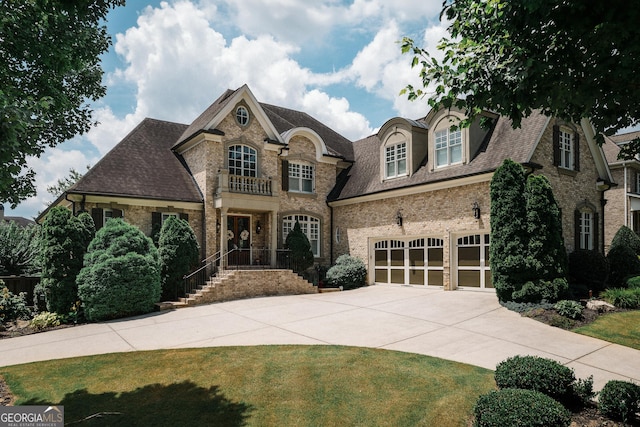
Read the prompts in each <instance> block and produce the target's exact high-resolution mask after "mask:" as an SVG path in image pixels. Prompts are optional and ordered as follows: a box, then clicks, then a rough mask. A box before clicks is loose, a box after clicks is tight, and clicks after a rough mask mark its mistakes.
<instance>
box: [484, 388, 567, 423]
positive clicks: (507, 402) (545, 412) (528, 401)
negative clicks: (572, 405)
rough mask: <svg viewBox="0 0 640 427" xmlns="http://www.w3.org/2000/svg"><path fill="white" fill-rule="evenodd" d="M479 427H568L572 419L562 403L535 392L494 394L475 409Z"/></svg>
mask: <svg viewBox="0 0 640 427" xmlns="http://www.w3.org/2000/svg"><path fill="white" fill-rule="evenodd" d="M473 412H474V415H475V423H474V425H475V426H476V427H504V426H520V427H537V426H539V427H566V426H568V425H569V424H570V423H571V415H570V413H569V411H567V410H566V409H565V408H564V407H563V406H562V405H561V404H560V403H559V402H557V401H555V400H553V399H552V398H551V397H549V396H547V395H545V394H543V393H540V392H537V391H533V390H522V389H509V388H507V389H503V390H497V391H496V390H494V391H491V392H489V393H487V394H485V395H482V396H480V398H479V399H478V401H477V402H476V405H475V407H474V410H473Z"/></svg>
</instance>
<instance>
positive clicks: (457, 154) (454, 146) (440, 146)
mask: <svg viewBox="0 0 640 427" xmlns="http://www.w3.org/2000/svg"><path fill="white" fill-rule="evenodd" d="M435 137H436V138H435V139H436V140H435V146H436V167H437V168H439V167H442V166H448V165H455V164H458V163H462V131H460V129H457V130H451V129H450V128H449V129H443V130H440V131H437V132H436V133H435Z"/></svg>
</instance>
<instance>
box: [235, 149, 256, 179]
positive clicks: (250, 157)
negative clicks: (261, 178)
mask: <svg viewBox="0 0 640 427" xmlns="http://www.w3.org/2000/svg"><path fill="white" fill-rule="evenodd" d="M229 173H230V174H231V175H239V176H257V175H258V154H257V152H256V150H255V149H253V148H251V147H249V146H248V145H240V144H238V145H232V146H230V147H229Z"/></svg>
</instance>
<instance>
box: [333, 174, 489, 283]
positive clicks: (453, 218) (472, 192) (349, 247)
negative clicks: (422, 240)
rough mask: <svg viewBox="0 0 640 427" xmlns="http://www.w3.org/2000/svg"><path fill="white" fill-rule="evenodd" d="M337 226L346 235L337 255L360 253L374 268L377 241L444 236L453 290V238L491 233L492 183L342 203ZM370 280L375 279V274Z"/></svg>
mask: <svg viewBox="0 0 640 427" xmlns="http://www.w3.org/2000/svg"><path fill="white" fill-rule="evenodd" d="M474 202H478V205H479V206H480V210H481V216H480V219H475V218H474V216H473V211H472V207H473V203H474ZM398 210H400V211H401V213H402V218H403V225H402V227H400V226H398V225H397V224H396V213H397V212H398ZM334 225H335V226H337V227H340V236H341V237H340V242H339V243H335V247H334V249H335V257H336V258H337V257H338V256H339V255H341V254H345V253H348V254H350V255H351V256H355V257H358V258H360V259H362V260H363V261H364V263H365V264H366V265H367V270H368V271H370V270H369V266H370V262H372V261H373V260H372V259H370V258H369V255H370V254H369V247H370V240H371V239H376V240H379V239H382V238H394V237H396V238H403V237H408V236H412V237H413V236H415V237H436V238H440V239H443V240H444V248H443V252H444V254H443V258H444V287H445V289H450V288H451V281H450V273H451V259H450V258H451V256H450V254H451V245H452V243H451V242H452V241H455V240H454V239H455V238H457V237H458V236H460V235H464V234H471V233H475V232H479V231H481V232H488V231H489V182H488V181H487V182H483V183H478V184H471V185H465V186H460V187H453V188H449V189H444V190H437V191H431V192H426V193H420V194H416V195H411V196H402V197H393V198H388V199H383V200H378V201H372V202H365V203H358V204H354V205H347V206H338V207H335V208H334ZM452 236H453V238H452ZM370 276H371V274H370ZM369 283H373V279H372V277H369Z"/></svg>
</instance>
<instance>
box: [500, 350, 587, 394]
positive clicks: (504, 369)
mask: <svg viewBox="0 0 640 427" xmlns="http://www.w3.org/2000/svg"><path fill="white" fill-rule="evenodd" d="M495 380H496V384H497V386H498V388H501V389H506V388H521V389H526V390H533V391H539V392H541V393H544V394H546V395H547V396H550V397H552V398H554V399H556V400H559V401H561V402H562V401H565V402H566V401H569V400H571V398H572V396H573V383H574V382H575V380H576V377H575V375H574V373H573V370H571V369H569V368H567V367H566V366H564V365H561V364H560V363H558V362H556V361H555V360H551V359H545V358H542V357H537V356H514V357H510V358H508V359H506V360H504V361H502V362H500V363H499V364H498V365H497V366H496V371H495Z"/></svg>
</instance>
